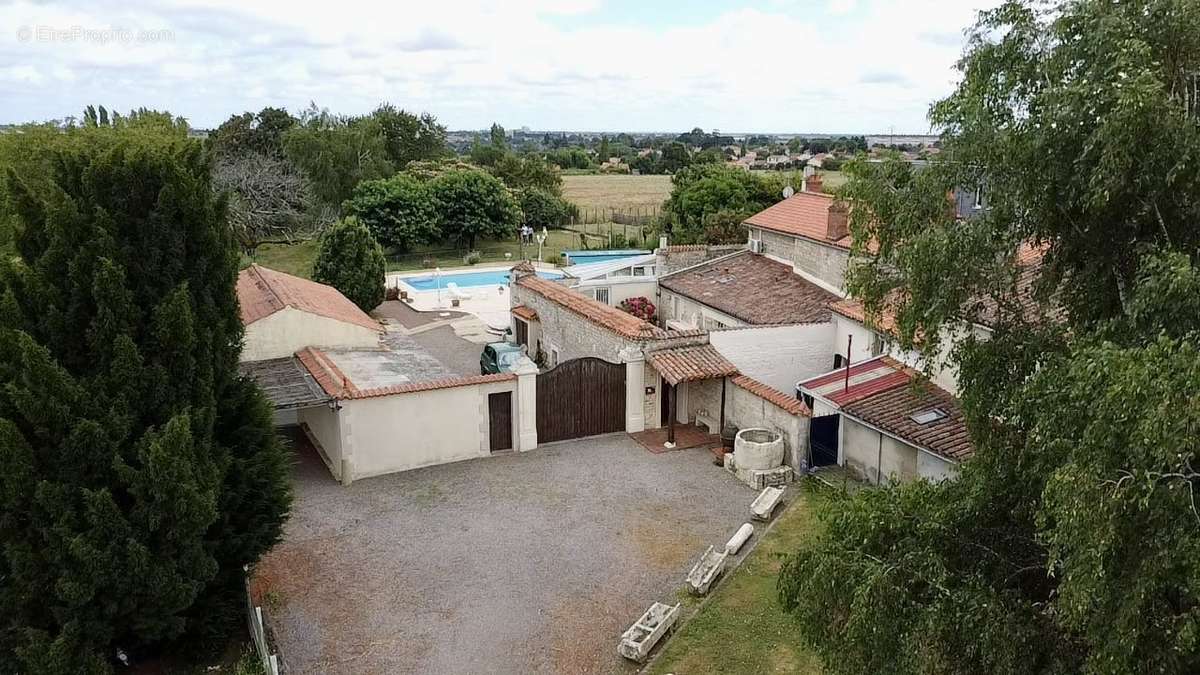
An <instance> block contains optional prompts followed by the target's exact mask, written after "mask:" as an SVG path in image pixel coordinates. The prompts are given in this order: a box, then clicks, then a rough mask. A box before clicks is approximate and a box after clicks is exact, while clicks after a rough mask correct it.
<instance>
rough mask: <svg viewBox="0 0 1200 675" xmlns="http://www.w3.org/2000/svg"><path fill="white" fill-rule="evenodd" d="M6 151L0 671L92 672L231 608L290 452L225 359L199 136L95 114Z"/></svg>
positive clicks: (223, 292)
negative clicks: (11, 221)
mask: <svg viewBox="0 0 1200 675" xmlns="http://www.w3.org/2000/svg"><path fill="white" fill-rule="evenodd" d="M45 140H46V143H47V145H46V146H45V147H44V148H43V151H44V152H45V153H47V155H48V156H51V157H52V158H53V160H52V163H53V171H52V172H51V175H50V178H49V180H43V179H41V178H40V177H36V178H38V179H37V180H33V181H28V182H27V181H25V180H23V178H22V175H21V174H20V173H18V171H17V170H14V169H13V168H11V167H10V168H9V170H8V171H7V173H6V176H5V183H6V192H7V193H8V195H9V197H10V200H11V202H12V204H13V207H12V208H13V212H14V213H15V214H16V217H17V220H18V227H17V235H16V246H15V248H16V250H17V257H16V258H10V257H7V256H6V257H5V258H4V259H3V260H0V457H2V458H3V462H4V465H5V470H4V472H2V473H0V543H2V544H3V545H2V547H0V649H2V650H3V652H4V653H5V654H6V658H5V659H3V660H0V670H3V671H6V672H28V673H43V672H44V673H49V672H103V671H105V670H107V669H108V658H110V656H111V654H112V653H113V649H114V648H115V647H116V646H120V647H122V648H124V649H126V650H127V651H129V652H131V653H142V652H146V651H154V650H164V649H168V648H169V649H170V650H172V651H176V650H178V649H179V648H180V644H181V641H183V640H184V639H185V638H191V639H192V641H193V642H195V643H204V644H207V645H209V646H210V647H211V646H218V645H219V644H220V643H219V641H218V640H216V636H224V635H228V632H229V631H230V630H234V627H235V626H236V625H237V623H238V619H239V616H240V604H239V603H240V594H241V584H242V581H241V579H242V566H243V565H246V564H251V563H253V562H255V561H256V560H257V559H258V557H259V556H260V555H261V554H262V553H263V552H264V551H265V550H267V549H268V548H269V547H270V546H271V545H272V544H273V543H274V542H275V541H276V540H277V539H278V538H279V535H280V529H281V525H282V523H283V520H284V518H285V517H286V514H287V510H288V507H289V503H290V489H289V484H288V477H287V473H288V468H287V459H286V454H285V452H284V450H283V449H282V448H281V446H280V444H279V442H278V440H277V439H276V437H275V435H274V431H273V428H272V419H271V409H270V405H269V404H268V403H267V401H266V400H265V399H264V397H263V395H262V394H261V392H260V391H259V390H258V388H257V387H256V386H255V385H254V384H253V383H251V382H249V381H248V380H245V379H243V378H241V377H239V375H238V371H237V360H238V353H239V350H240V342H241V338H242V326H241V322H240V319H239V315H238V309H237V299H236V296H235V293H234V280H235V276H236V271H237V258H236V254H235V251H234V247H233V240H232V238H231V234H230V231H229V229H228V228H227V226H226V224H225V222H224V215H225V214H224V204H223V202H222V201H221V200H220V199H218V198H216V197H215V196H214V193H213V190H212V188H211V185H210V182H209V167H208V163H207V161H206V160H205V157H204V154H203V153H202V151H201V147H200V144H199V143H197V142H195V141H190V140H187V139H186V138H184V137H182V136H181V135H179V134H177V133H175V132H174V131H168V130H164V129H163V128H154V127H141V128H138V127H136V126H134V127H126V126H122V125H109V126H103V125H97V126H94V127H85V128H82V129H69V130H67V131H65V132H63V133H60V134H58V135H57V136H56V137H54V138H49V139H45Z"/></svg>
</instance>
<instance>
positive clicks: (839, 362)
mask: <svg viewBox="0 0 1200 675" xmlns="http://www.w3.org/2000/svg"><path fill="white" fill-rule="evenodd" d="M845 364H846V357H844V356H842V355H841V354H834V355H833V369H834V370H837V369H838V368H841V367H842V366H844V365H845Z"/></svg>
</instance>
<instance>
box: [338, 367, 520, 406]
mask: <svg viewBox="0 0 1200 675" xmlns="http://www.w3.org/2000/svg"><path fill="white" fill-rule="evenodd" d="M515 379H517V376H516V375H514V374H513V373H492V374H491V375H468V376H465V377H444V378H441V379H437V380H425V381H424V382H413V383H411V384H394V385H392V386H390V387H379V388H376V389H364V390H356V391H354V392H351V393H348V394H347V395H345V396H342V397H341V398H342V399H343V400H351V401H353V400H357V399H363V398H376V397H379V396H394V395H396V394H411V393H414V392H420V391H432V390H434V389H453V388H454V387H469V386H471V385H475V384H487V383H489V382H507V381H509V380H515Z"/></svg>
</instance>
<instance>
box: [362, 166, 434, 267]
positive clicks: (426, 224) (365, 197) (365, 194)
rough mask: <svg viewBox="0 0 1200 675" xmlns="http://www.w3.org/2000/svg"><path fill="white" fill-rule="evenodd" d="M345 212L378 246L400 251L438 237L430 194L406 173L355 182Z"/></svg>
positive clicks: (423, 183) (426, 188)
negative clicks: (371, 236) (363, 227)
mask: <svg viewBox="0 0 1200 675" xmlns="http://www.w3.org/2000/svg"><path fill="white" fill-rule="evenodd" d="M346 211H347V213H349V214H351V215H353V216H354V217H355V218H357V219H358V221H359V222H360V223H362V224H363V225H364V226H366V228H367V229H368V230H370V232H371V234H372V235H373V236H374V237H375V239H376V240H378V241H379V243H380V244H382V245H384V246H387V247H389V248H393V249H395V250H397V251H400V252H406V251H409V250H412V248H413V247H414V246H417V245H419V244H427V243H432V242H434V241H436V240H437V239H439V238H440V237H441V234H442V232H441V229H440V228H439V227H438V222H437V205H436V203H435V202H434V197H433V193H432V191H431V190H430V189H429V186H428V185H427V184H426V183H425V182H423V181H421V180H419V179H417V178H414V177H413V176H411V175H409V174H408V173H406V172H404V173H398V174H396V175H395V176H392V177H391V178H384V179H381V180H369V181H364V182H362V183H359V184H358V186H357V187H355V188H354V196H353V197H351V199H350V200H349V201H348V202H346Z"/></svg>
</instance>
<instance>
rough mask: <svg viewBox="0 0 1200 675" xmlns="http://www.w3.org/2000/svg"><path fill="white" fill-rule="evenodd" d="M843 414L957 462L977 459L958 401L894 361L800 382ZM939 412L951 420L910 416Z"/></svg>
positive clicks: (870, 363)
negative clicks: (925, 420) (922, 421)
mask: <svg viewBox="0 0 1200 675" xmlns="http://www.w3.org/2000/svg"><path fill="white" fill-rule="evenodd" d="M800 387H801V388H802V389H803V390H804V391H806V392H808V393H812V394H816V395H819V396H820V397H822V398H824V399H826V400H828V401H830V402H831V403H833V404H834V405H836V406H838V407H839V408H840V409H841V411H842V412H843V413H845V414H847V415H849V416H851V417H855V418H858V419H860V420H862V421H863V422H866V423H867V424H870V425H872V426H874V427H876V428H878V429H882V430H884V431H886V432H888V433H890V434H892V435H893V436H896V437H897V438H900V439H902V440H903V441H904V442H906V443H909V444H910V445H914V446H917V447H921V448H925V449H926V450H929V451H930V452H934V453H937V454H939V455H942V456H944V457H948V458H950V459H953V460H961V459H967V458H968V457H970V456H971V455H972V454H974V452H975V451H974V448H973V446H972V445H971V441H970V437H969V435H968V433H967V427H966V422H965V421H964V419H963V415H962V409H961V408H960V407H959V404H958V400H957V399H956V398H954V396H953V395H952V394H951V393H950V392H948V391H946V390H945V389H942V388H940V387H938V386H936V385H934V384H933V383H931V382H929V381H927V380H922V379H921V378H920V374H919V373H917V372H916V371H914V370H913V369H911V368H909V367H908V366H905V365H904V364H902V363H900V362H899V361H897V360H895V359H893V358H891V357H890V356H881V357H878V358H874V359H870V360H868V361H863V362H862V363H859V364H857V365H852V366H850V379H849V387H847V386H846V371H845V369H842V370H837V371H834V372H831V373H826V374H824V375H820V376H817V377H814V378H811V379H808V380H805V381H804V382H801V383H800ZM934 408H938V409H940V410H942V411H943V412H944V413H945V414H946V417H944V418H942V419H940V420H935V421H933V422H929V423H927V424H919V423H917V422H915V421H913V420H912V418H911V417H910V415H913V414H916V413H919V412H925V411H928V410H932V409H934Z"/></svg>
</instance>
